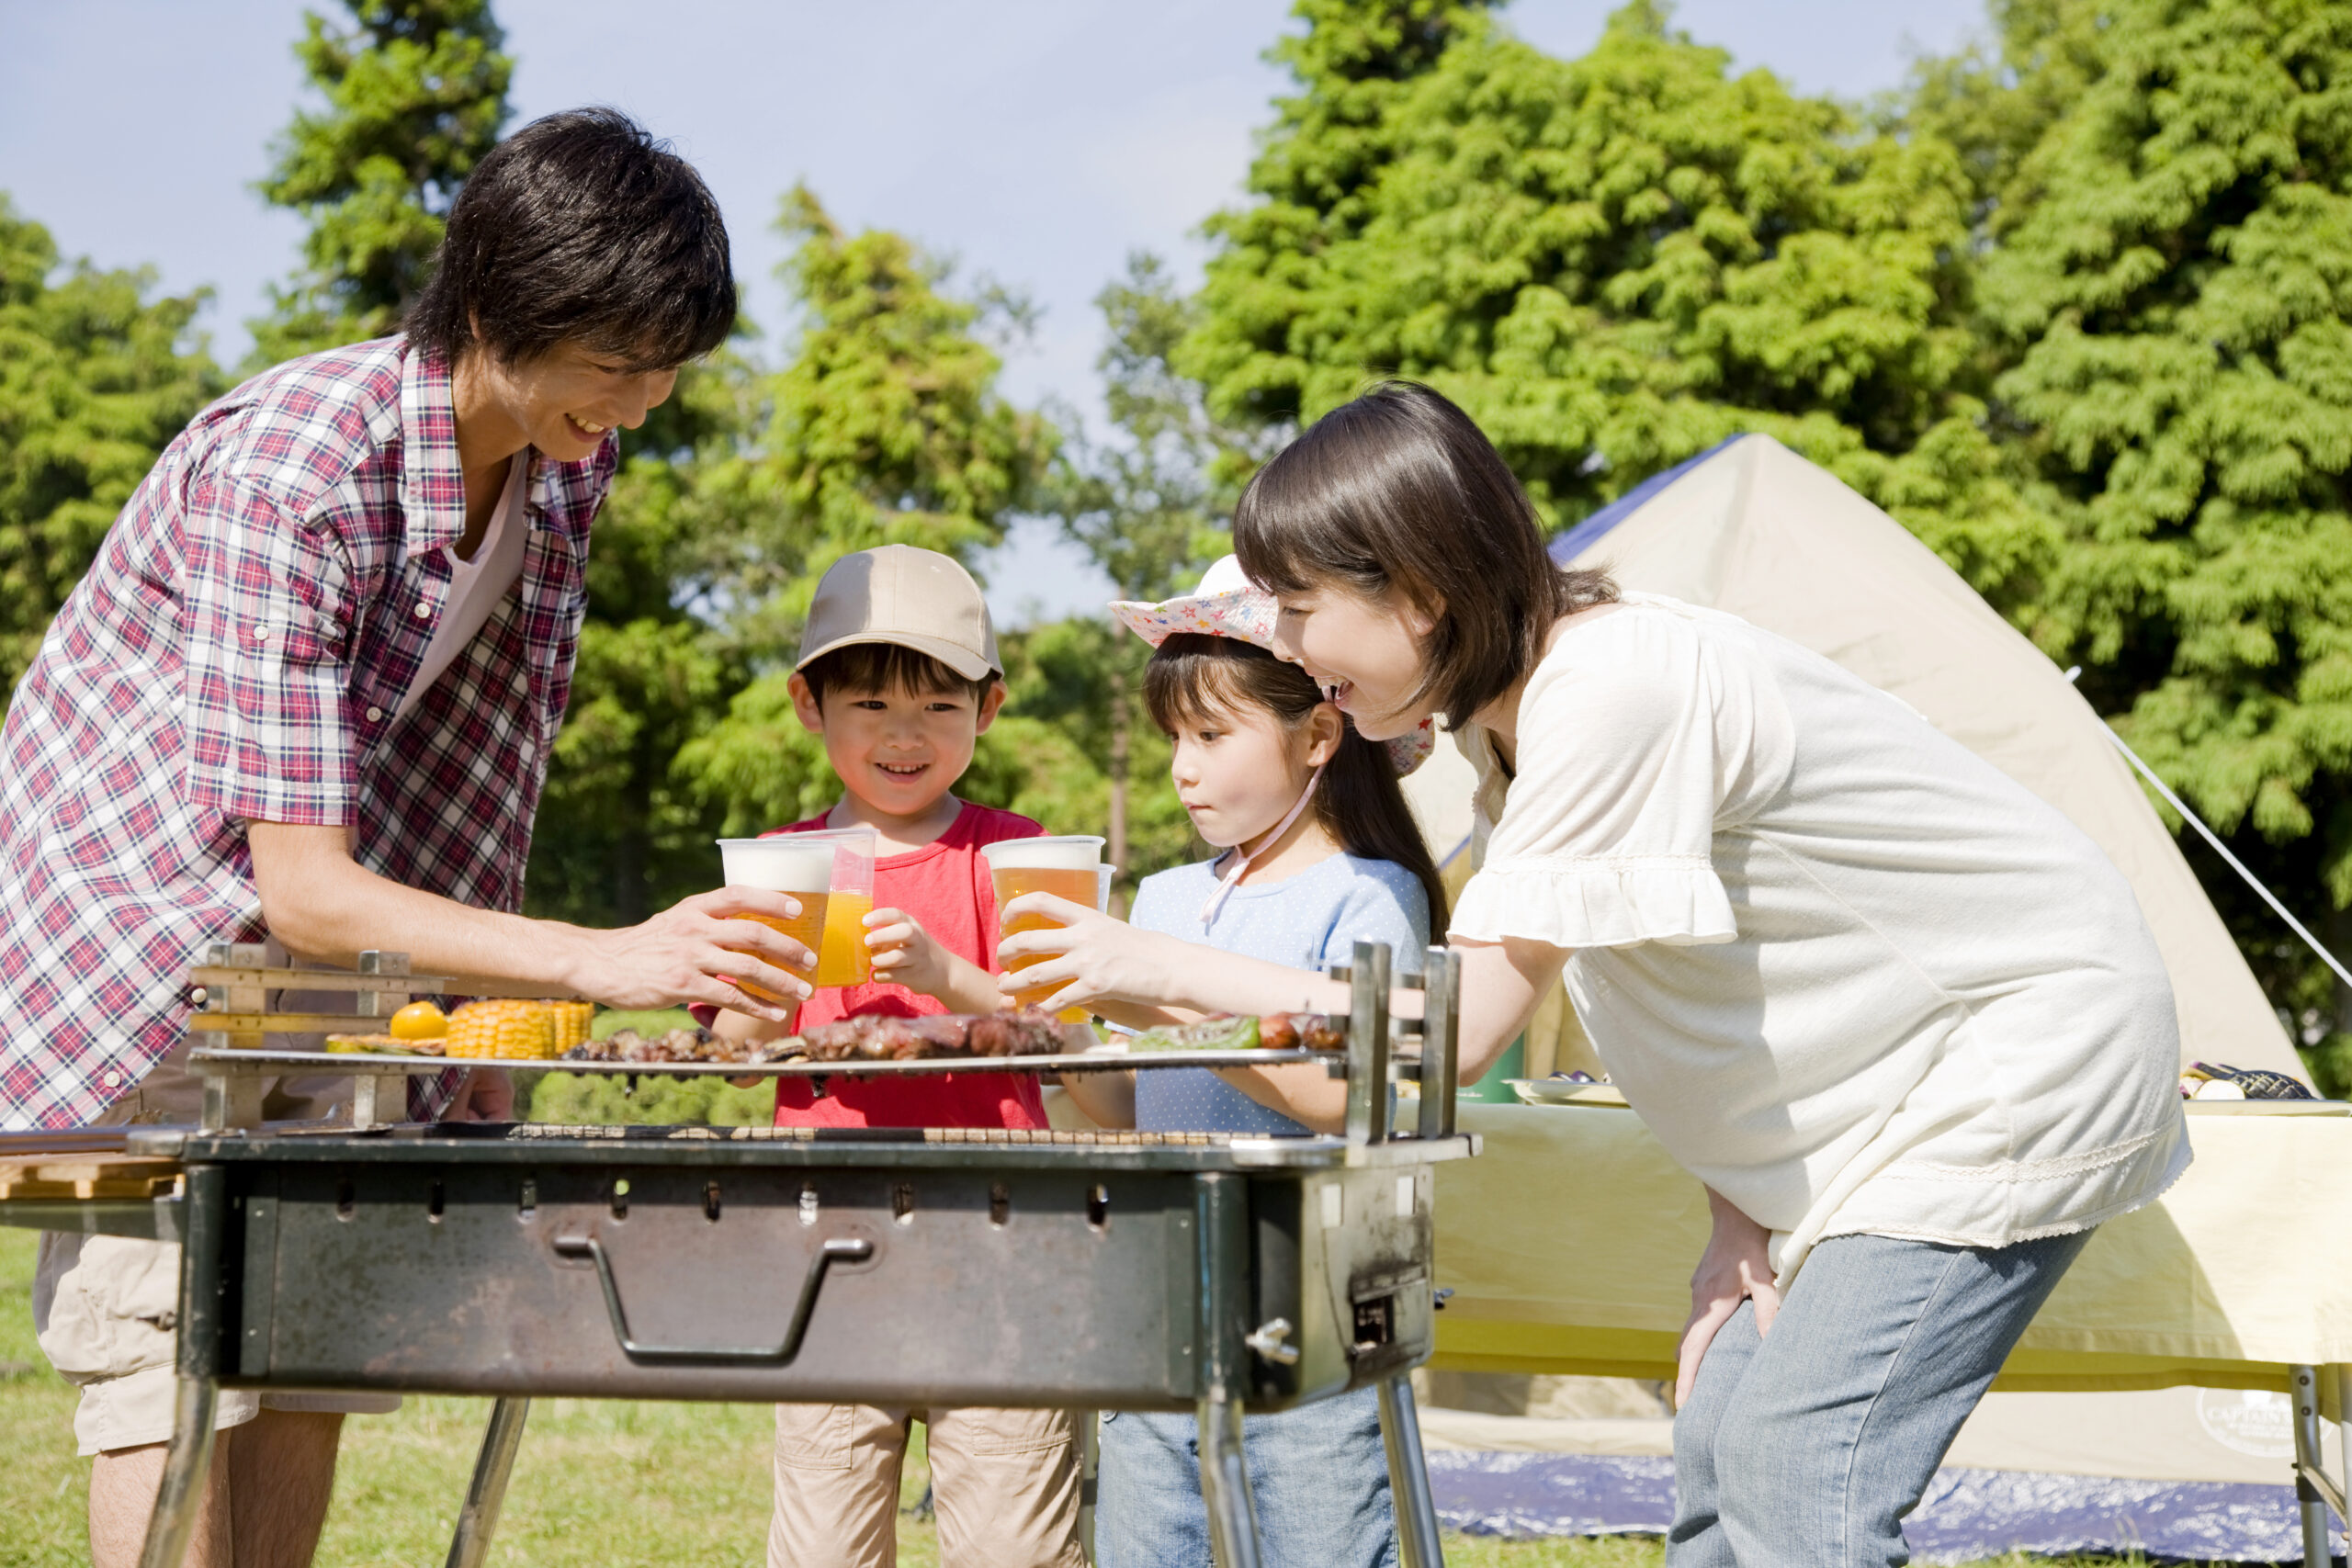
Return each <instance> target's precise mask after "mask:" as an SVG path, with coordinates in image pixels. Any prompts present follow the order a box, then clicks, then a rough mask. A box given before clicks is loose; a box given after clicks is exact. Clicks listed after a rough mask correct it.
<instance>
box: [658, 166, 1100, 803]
mask: <svg viewBox="0 0 2352 1568" xmlns="http://www.w3.org/2000/svg"><path fill="white" fill-rule="evenodd" d="M780 227H781V228H782V229H783V231H784V232H785V233H786V234H787V235H788V236H790V237H792V238H794V239H796V240H797V241H798V242H799V244H798V248H797V250H796V252H795V253H794V254H793V256H792V258H791V259H790V260H789V261H787V262H786V264H785V265H784V267H783V268H782V275H783V277H784V280H785V282H786V285H787V286H788V287H789V288H791V290H792V293H793V297H794V300H795V303H796V305H797V308H798V311H799V317H800V321H799V332H798V334H797V340H796V342H795V344H794V345H793V353H792V357H791V359H790V361H789V362H788V363H787V364H786V366H785V367H784V368H783V369H782V370H780V371H777V372H775V374H773V375H771V376H768V377H766V378H763V380H762V383H761V384H760V386H759V388H758V397H759V400H760V405H761V409H762V413H761V416H760V417H761V420H762V423H760V424H759V425H758V426H757V427H756V429H755V431H754V434H753V435H752V438H751V439H750V440H749V441H748V442H747V443H746V444H745V445H744V446H742V447H741V449H740V450H739V451H738V452H737V453H736V454H735V455H734V456H733V457H729V458H727V459H725V460H724V461H721V462H718V463H717V464H715V465H713V466H712V468H711V470H710V472H709V474H708V476H707V480H706V491H705V494H706V496H707V500H708V504H709V505H710V506H712V507H714V508H716V509H717V510H718V512H719V513H722V514H724V515H726V516H729V517H730V518H731V519H732V520H733V527H732V530H731V532H730V533H729V535H728V536H727V537H726V539H725V540H724V545H725V549H724V551H723V554H722V558H721V559H720V560H719V561H718V563H717V565H716V566H715V567H714V569H713V570H714V577H713V589H712V594H711V598H710V603H711V604H713V605H715V606H721V607H723V608H724V609H725V611H726V613H727V615H728V625H729V632H730V635H731V636H732V637H733V638H734V639H735V647H736V648H737V649H738V650H739V652H740V656H741V658H742V659H743V660H744V661H745V662H746V664H747V666H749V667H750V668H751V669H752V670H753V671H755V676H754V678H753V679H752V681H751V682H750V683H749V684H747V685H745V686H744V687H743V688H742V689H741V691H740V692H738V693H736V694H734V696H733V698H732V700H731V701H730V703H729V709H728V713H727V716H726V717H725V718H724V719H723V720H722V721H720V722H719V723H718V724H716V725H714V726H712V727H711V728H709V730H708V731H707V732H706V733H703V734H701V735H699V736H697V737H696V738H695V739H692V740H690V741H688V742H687V743H686V744H685V746H684V748H683V749H682V750H680V752H679V753H678V756H677V761H676V763H675V768H676V774H677V778H678V780H679V783H680V786H681V787H682V788H684V789H686V790H688V791H690V792H691V793H692V795H693V796H694V798H695V799H697V800H698V801H700V802H702V803H704V804H705V805H706V806H707V807H709V808H711V809H714V810H716V811H717V812H718V818H719V819H720V820H721V821H723V822H724V823H725V824H726V826H727V828H728V830H729V831H743V830H749V829H756V828H765V827H768V826H772V825H774V824H775V823H777V822H781V821H788V820H791V819H792V818H796V817H803V816H807V815H809V814H810V813H811V812H813V811H815V810H817V809H819V808H820V807H823V806H825V805H828V804H830V803H831V800H832V799H833V798H834V796H835V795H836V794H837V793H838V791H839V788H840V786H839V784H837V783H836V782H835V781H834V779H833V777H832V774H831V770H830V769H828V768H827V767H826V765H825V760H824V751H823V749H822V748H821V747H820V746H819V745H818V744H817V743H816V742H815V741H814V740H813V739H811V738H809V736H807V735H806V734H805V733H803V732H802V730H801V729H800V727H799V724H798V722H797V720H796V719H795V718H794V717H793V715H792V704H791V700H790V697H789V695H788V694H787V693H786V682H787V680H788V678H789V674H790V663H791V656H792V653H793V651H794V649H795V648H796V647H797V644H798V640H799V635H800V626H801V623H802V621H803V620H804V619H805V617H806V616H807V614H808V609H809V597H810V595H811V594H812V593H813V592H815V590H816V584H817V580H818V578H820V576H822V575H823V573H824V570H825V569H826V568H827V567H829V566H831V565H832V563H833V562H835V561H836V560H839V559H840V558H842V556H844V555H847V554H850V553H851V552H853V551H855V550H861V549H866V548H870V547H874V546H876V545H884V544H910V545H918V546H921V547H924V548H927V549H934V550H940V551H943V552H944V553H946V554H949V555H955V556H958V557H962V558H969V557H970V556H972V555H973V553H974V552H975V551H977V550H978V549H979V548H981V547H986V546H989V545H992V544H995V543H997V542H998V541H999V540H1001V538H1002V537H1003V536H1004V527H1005V523H1006V521H1007V519H1008V518H1009V517H1010V516H1011V514H1012V513H1013V512H1014V511H1016V510H1018V509H1020V508H1022V507H1023V506H1025V505H1027V504H1029V503H1031V502H1033V501H1034V500H1035V498H1036V497H1037V496H1038V495H1039V494H1040V493H1041V485H1042V483H1043V479H1044V476H1045V473H1046V468H1047V465H1048V464H1049V463H1050V462H1051V460H1052V457H1053V453H1054V450H1055V445H1056V441H1057V436H1056V434H1055V432H1054V431H1053V429H1052V428H1051V426H1049V425H1048V424H1047V423H1046V422H1045V421H1044V420H1043V419H1041V418H1040V417H1038V416H1037V415H1036V414H1035V413H1032V412H1024V411H1022V410H1019V409H1016V408H1014V407H1013V406H1012V404H1011V403H1009V402H1008V401H1006V400H1005V399H1004V398H1003V396H1002V395H1001V393H1000V392H999V390H998V389H997V384H996V383H997V376H998V372H999V370H1000V369H1001V360H1000V359H999V357H998V355H997V353H996V351H995V350H994V349H993V348H992V347H991V346H990V345H989V342H988V341H987V340H986V338H985V336H984V335H983V334H984V333H986V332H987V331H989V328H990V326H991V321H992V319H993V318H996V317H1001V316H1002V315H1003V314H1004V313H1005V310H1008V309H1009V308H1010V307H1009V306H1006V305H1005V304H1003V303H1002V302H1001V301H1000V300H997V299H991V298H989V297H987V296H986V295H985V294H983V296H982V297H981V298H973V299H967V298H963V297H959V296H958V295H956V294H955V293H953V292H951V291H950V290H949V288H948V287H947V283H948V273H947V268H946V267H945V266H944V265H943V264H941V263H940V262H939V261H937V260H936V259H934V258H933V257H930V256H927V255H925V254H923V253H922V251H920V250H919V249H918V248H917V247H916V246H914V245H913V244H911V243H909V242H908V241H907V240H905V239H904V238H902V237H900V236H899V235H897V234H892V233H888V232H884V231H867V232H865V233H862V234H857V235H854V236H853V235H850V234H848V233H845V232H844V231H842V229H841V227H840V226H839V225H838V224H836V223H835V222H834V221H833V220H832V219H831V217H830V216H829V215H828V214H827V213H826V211H825V209H824V208H823V207H822V206H821V205H820V203H819V202H818V200H817V198H816V197H815V196H813V195H812V194H810V193H809V191H808V190H807V189H806V188H805V187H796V188H795V189H794V190H793V191H791V192H790V193H789V194H788V195H786V197H785V199H784V208H783V215H782V218H781V220H780ZM1016 728H1017V727H1016ZM997 744H998V745H999V746H1001V744H1002V743H1001V742H998V743H997ZM1000 774H1001V775H1002V776H1001V777H998V775H1000ZM991 777H997V778H998V783H997V785H996V786H995V787H996V788H997V789H998V792H999V794H1000V795H1001V793H1002V791H1003V790H1004V789H1006V788H1012V789H1013V790H1014V793H1018V787H1017V786H1016V785H1014V784H1012V773H1009V772H1007V770H1005V769H1004V768H1002V767H999V768H997V769H996V771H995V773H990V772H989V770H986V769H983V770H981V771H979V772H978V773H976V774H975V787H976V788H977V787H978V784H979V783H980V782H983V781H985V780H987V779H989V778H991ZM981 798H985V796H982V797H981ZM989 803H990V804H996V805H1003V804H1007V803H1008V802H1007V801H1006V800H1005V799H1002V798H999V799H996V800H993V801H990V802H989Z"/></svg>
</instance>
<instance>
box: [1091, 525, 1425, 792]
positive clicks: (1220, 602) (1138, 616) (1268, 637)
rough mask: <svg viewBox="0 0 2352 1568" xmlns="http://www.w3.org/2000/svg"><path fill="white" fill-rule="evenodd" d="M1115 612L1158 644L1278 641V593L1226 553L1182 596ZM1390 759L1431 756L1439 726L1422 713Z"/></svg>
mask: <svg viewBox="0 0 2352 1568" xmlns="http://www.w3.org/2000/svg"><path fill="white" fill-rule="evenodd" d="M1111 614H1112V615H1114V616H1116V617H1117V618H1118V621H1119V624H1120V625H1121V626H1125V627H1126V628H1127V629H1128V630H1129V631H1131V632H1133V633H1135V634H1136V636H1137V637H1141V638H1143V640H1144V641H1146V642H1148V643H1149V644H1151V646H1152V647H1154V648H1158V647H1159V645H1160V644H1161V643H1163V642H1166V641H1167V640H1168V639H1169V638H1170V637H1174V636H1176V635H1177V634H1179V633H1184V632H1189V633H1193V634H1194V635H1197V636H1201V637H1232V638H1234V639H1235V640H1236V641H1238V642H1247V643H1254V644H1256V645H1257V646H1258V647H1260V648H1262V649H1269V650H1271V649H1272V648H1273V646H1274V596H1273V595H1272V594H1271V593H1269V592H1266V591H1265V590H1264V589H1262V588H1261V587H1259V586H1258V585H1257V584H1256V583H1254V582H1252V581H1250V579H1249V577H1248V576H1247V575H1245V574H1244V573H1243V571H1242V570H1241V562H1240V560H1239V559H1238V558H1236V557H1233V556H1226V557H1224V558H1221V559H1219V560H1218V561H1217V562H1216V565H1214V566H1212V567H1210V568H1209V569H1208V570H1206V571H1204V572H1203V573H1202V574H1201V585H1200V586H1199V587H1198V588H1195V589H1193V592H1190V593H1188V594H1186V595H1184V596H1183V597H1182V598H1178V599H1163V600H1161V601H1160V602H1159V603H1158V604H1147V603H1144V602H1142V601H1139V600H1134V599H1120V600H1116V601H1114V602H1113V604H1112V605H1111ZM1381 744H1382V745H1383V746H1384V747H1385V748H1386V750H1387V752H1388V762H1389V765H1390V766H1391V767H1393V768H1395V769H1396V770H1397V777H1398V778H1403V777H1404V776H1405V775H1406V774H1408V773H1411V772H1412V771H1413V770H1414V769H1416V768H1418V767H1419V766H1420V765H1421V764H1422V763H1423V762H1425V761H1428V760H1429V755H1430V750H1432V749H1433V748H1434V747H1435V746H1436V744H1437V728H1436V726H1435V725H1433V724H1432V723H1431V722H1430V720H1428V719H1426V718H1425V719H1423V720H1421V722H1420V725H1419V728H1416V729H1413V730H1411V731H1410V732H1408V733H1407V734H1404V735H1399V736H1397V738H1396V739H1392V740H1385V741H1383V742H1382V743H1381Z"/></svg>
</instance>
